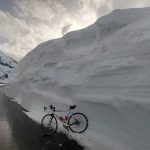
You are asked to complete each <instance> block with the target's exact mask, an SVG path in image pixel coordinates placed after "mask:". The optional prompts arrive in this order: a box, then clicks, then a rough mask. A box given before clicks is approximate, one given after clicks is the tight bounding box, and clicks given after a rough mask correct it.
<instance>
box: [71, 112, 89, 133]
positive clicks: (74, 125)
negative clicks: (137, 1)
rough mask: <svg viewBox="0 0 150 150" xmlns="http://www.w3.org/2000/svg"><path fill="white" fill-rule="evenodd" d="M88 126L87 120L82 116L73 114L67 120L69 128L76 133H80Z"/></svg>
mask: <svg viewBox="0 0 150 150" xmlns="http://www.w3.org/2000/svg"><path fill="white" fill-rule="evenodd" d="M87 126H88V121H87V118H86V117H85V116H84V115H82V114H78V113H77V114H74V115H73V116H72V117H71V118H70V120H69V128H70V129H71V131H73V132H76V133H82V132H84V131H85V130H86V128H87Z"/></svg>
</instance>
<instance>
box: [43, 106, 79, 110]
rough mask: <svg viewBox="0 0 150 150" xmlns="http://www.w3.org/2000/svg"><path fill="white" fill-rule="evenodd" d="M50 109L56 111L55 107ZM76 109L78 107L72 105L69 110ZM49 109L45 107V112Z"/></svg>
mask: <svg viewBox="0 0 150 150" xmlns="http://www.w3.org/2000/svg"><path fill="white" fill-rule="evenodd" d="M49 108H50V109H51V110H52V111H56V109H55V107H53V105H50V106H49ZM75 108H76V105H72V106H70V107H69V110H71V109H75ZM46 109H48V108H47V107H45V106H44V111H45V110H46Z"/></svg>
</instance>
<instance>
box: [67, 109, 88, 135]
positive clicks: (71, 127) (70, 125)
mask: <svg viewBox="0 0 150 150" xmlns="http://www.w3.org/2000/svg"><path fill="white" fill-rule="evenodd" d="M77 116H78V117H77ZM79 116H80V117H81V116H82V119H84V120H85V127H84V128H83V129H82V130H75V128H77V127H73V126H74V123H71V120H72V119H73V118H75V117H76V119H74V120H77V118H78V121H79ZM68 125H69V129H70V130H71V131H72V132H74V133H83V132H84V131H85V130H86V129H87V128H88V119H87V117H86V116H85V115H84V114H82V113H79V112H76V113H73V114H72V115H71V116H70V117H69V120H68ZM78 128H79V126H78Z"/></svg>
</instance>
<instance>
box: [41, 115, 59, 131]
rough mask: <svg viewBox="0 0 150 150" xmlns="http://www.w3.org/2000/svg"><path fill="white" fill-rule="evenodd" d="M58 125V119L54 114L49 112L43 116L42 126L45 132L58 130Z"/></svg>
mask: <svg viewBox="0 0 150 150" xmlns="http://www.w3.org/2000/svg"><path fill="white" fill-rule="evenodd" d="M57 127H58V123H57V119H56V118H55V117H54V116H53V115H52V114H47V115H45V116H44V117H43V119H42V121H41V128H42V130H43V131H44V133H47V134H48V133H49V132H51V131H54V132H56V131H57Z"/></svg>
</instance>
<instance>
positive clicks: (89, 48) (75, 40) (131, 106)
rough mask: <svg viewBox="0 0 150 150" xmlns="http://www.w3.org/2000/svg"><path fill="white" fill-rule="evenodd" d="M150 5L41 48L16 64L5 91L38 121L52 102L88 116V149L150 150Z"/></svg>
mask: <svg viewBox="0 0 150 150" xmlns="http://www.w3.org/2000/svg"><path fill="white" fill-rule="evenodd" d="M149 16H150V8H143V9H128V10H116V11H114V12H112V13H111V14H109V15H106V16H104V17H102V18H100V19H99V20H98V21H97V22H96V23H95V24H93V25H91V26H89V27H88V28H85V29H83V30H79V31H74V32H71V33H68V34H66V35H65V36H64V37H62V38H60V39H55V40H51V41H48V42H45V43H43V44H40V45H39V46H37V47H36V48H35V49H34V50H33V51H31V52H30V53H29V54H28V55H27V56H26V57H25V58H24V59H23V60H22V61H21V62H20V64H19V65H18V67H17V69H16V71H15V72H14V74H13V76H12V78H11V79H10V82H9V83H8V84H7V85H6V89H5V90H6V94H7V95H8V96H10V97H13V98H14V99H15V101H17V102H18V103H19V104H20V105H22V106H23V107H25V108H26V109H27V110H29V112H28V115H29V116H30V117H31V118H33V119H34V120H36V121H38V122H40V121H41V118H42V116H43V106H44V105H49V104H54V105H55V106H56V107H59V108H65V109H67V108H68V107H69V105H71V104H76V105H77V111H80V112H83V113H84V114H86V115H87V117H88V119H89V128H88V130H87V131H86V132H85V133H83V134H82V135H76V134H72V135H71V136H72V137H74V138H76V139H78V141H80V143H82V144H83V145H85V147H86V149H90V150H149V149H150V143H149V141H150V92H149V91H150V17H149Z"/></svg>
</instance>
